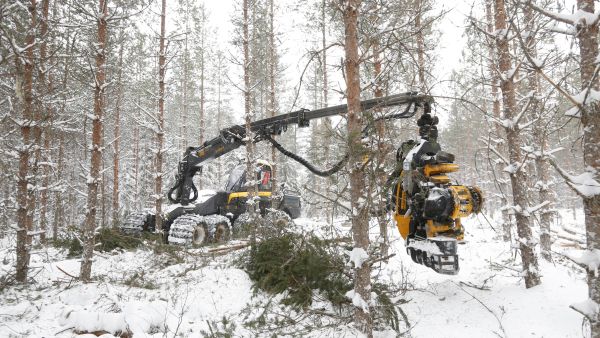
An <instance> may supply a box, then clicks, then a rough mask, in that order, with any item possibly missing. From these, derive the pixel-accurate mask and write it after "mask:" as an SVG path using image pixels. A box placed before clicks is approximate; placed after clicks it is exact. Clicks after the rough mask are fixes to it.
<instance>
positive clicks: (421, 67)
mask: <svg viewBox="0 0 600 338" xmlns="http://www.w3.org/2000/svg"><path fill="white" fill-rule="evenodd" d="M415 5H416V7H417V14H416V16H415V29H416V34H417V69H418V74H419V88H420V90H421V92H422V93H427V92H428V89H427V83H426V81H425V39H424V38H423V26H422V25H421V17H422V15H423V1H422V0H417V3H416V4H415Z"/></svg>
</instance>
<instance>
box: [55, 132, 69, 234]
mask: <svg viewBox="0 0 600 338" xmlns="http://www.w3.org/2000/svg"><path fill="white" fill-rule="evenodd" d="M59 135H60V136H59V137H58V163H57V165H56V168H57V172H59V173H62V172H66V170H65V166H64V163H65V162H64V157H65V147H64V144H65V138H64V135H63V132H60V134H59ZM60 195H61V193H60V192H58V191H57V192H56V193H55V194H54V196H55V197H54V198H55V199H56V206H55V208H54V221H53V223H52V240H53V241H56V240H57V239H58V227H59V225H60V224H63V223H64V219H65V218H64V212H65V210H64V207H63V201H62V198H61V196H60Z"/></svg>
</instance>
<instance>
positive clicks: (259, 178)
mask: <svg viewBox="0 0 600 338" xmlns="http://www.w3.org/2000/svg"><path fill="white" fill-rule="evenodd" d="M271 179H272V169H271V165H270V164H269V163H267V162H264V161H258V163H257V166H256V178H255V180H256V182H257V183H258V191H271V188H272V180H271ZM246 181H247V180H246V166H245V165H239V166H237V167H235V168H234V169H233V170H232V171H231V174H230V175H229V180H228V181H227V185H226V186H225V191H227V192H247V191H248V187H247V186H246Z"/></svg>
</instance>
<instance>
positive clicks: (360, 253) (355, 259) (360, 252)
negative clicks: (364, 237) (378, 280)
mask: <svg viewBox="0 0 600 338" xmlns="http://www.w3.org/2000/svg"><path fill="white" fill-rule="evenodd" d="M346 254H347V255H348V256H349V258H348V260H349V262H352V263H353V264H354V268H355V269H360V268H361V267H362V265H363V263H364V262H366V261H367V260H368V259H369V255H368V254H367V252H366V251H365V249H363V248H353V249H352V251H346Z"/></svg>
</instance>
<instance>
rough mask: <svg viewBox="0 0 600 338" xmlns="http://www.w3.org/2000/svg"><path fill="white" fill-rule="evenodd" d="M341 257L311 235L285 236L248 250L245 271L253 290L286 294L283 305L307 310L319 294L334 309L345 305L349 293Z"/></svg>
mask: <svg viewBox="0 0 600 338" xmlns="http://www.w3.org/2000/svg"><path fill="white" fill-rule="evenodd" d="M342 257H343V256H342V255H338V254H336V253H335V251H334V250H332V247H331V246H330V245H327V243H326V242H325V241H323V240H321V239H319V238H317V237H315V236H312V235H305V236H302V235H297V234H286V235H284V236H280V237H273V238H269V239H265V240H263V241H261V242H259V243H258V244H257V245H256V248H255V249H253V250H249V259H248V263H247V265H246V270H247V272H248V274H249V275H250V278H251V279H252V280H253V281H254V283H255V287H256V288H259V289H261V290H264V291H267V292H271V293H276V294H277V293H283V292H285V291H287V293H288V294H287V297H286V298H285V299H284V300H283V302H284V303H285V304H288V305H294V306H297V307H306V306H309V305H310V304H312V301H313V293H314V292H315V291H319V292H321V293H322V294H323V295H324V296H325V297H326V298H327V299H328V300H329V301H331V303H332V304H334V305H341V304H343V303H348V300H347V299H346V298H345V296H344V294H345V293H346V292H347V291H349V290H350V289H352V283H351V281H350V279H349V278H348V277H347V276H346V275H345V274H344V268H345V262H344V260H343V258H342Z"/></svg>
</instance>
